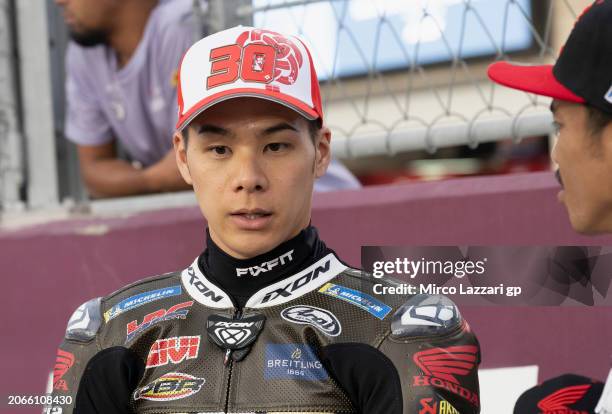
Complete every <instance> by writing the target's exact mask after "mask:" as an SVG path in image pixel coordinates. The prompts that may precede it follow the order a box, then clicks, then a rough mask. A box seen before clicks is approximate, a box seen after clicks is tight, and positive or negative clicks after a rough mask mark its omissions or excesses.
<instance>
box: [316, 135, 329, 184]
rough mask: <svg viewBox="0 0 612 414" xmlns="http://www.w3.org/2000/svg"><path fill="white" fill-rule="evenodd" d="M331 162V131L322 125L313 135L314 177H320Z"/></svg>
mask: <svg viewBox="0 0 612 414" xmlns="http://www.w3.org/2000/svg"><path fill="white" fill-rule="evenodd" d="M330 162H331V131H330V130H329V128H327V127H326V126H323V127H322V128H321V129H320V130H319V132H318V133H317V136H316V137H315V168H314V171H315V177H316V178H320V177H323V176H324V175H325V173H326V172H327V167H328V166H329V163H330Z"/></svg>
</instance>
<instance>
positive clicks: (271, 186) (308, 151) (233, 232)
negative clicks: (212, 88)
mask: <svg viewBox="0 0 612 414" xmlns="http://www.w3.org/2000/svg"><path fill="white" fill-rule="evenodd" d="M329 140H330V133H329V130H328V129H327V128H323V129H322V130H321V131H320V134H319V135H318V136H317V137H316V140H315V143H314V144H313V142H312V139H311V136H310V133H309V129H308V123H307V121H306V119H305V118H303V117H302V116H301V115H299V114H298V113H297V112H295V111H293V110H291V109H289V108H286V107H284V106H282V105H279V104H276V103H273V102H270V101H267V100H263V99H257V98H237V99H230V100H228V101H225V102H221V103H219V104H217V105H215V106H213V107H212V108H210V109H208V110H206V111H205V112H204V113H202V114H201V115H200V116H199V117H197V118H196V119H195V120H194V121H193V122H192V123H191V124H190V126H189V138H188V143H187V146H186V148H185V141H184V140H183V138H182V137H181V136H180V134H177V135H175V137H174V148H175V152H176V156H177V163H178V165H179V169H180V171H181V174H182V175H183V178H184V179H185V181H187V182H188V183H189V184H192V185H193V189H194V191H195V194H196V198H197V199H198V203H199V205H200V209H201V210H202V213H203V214H204V216H205V217H206V219H207V221H208V227H209V231H210V235H211V237H212V239H213V241H214V242H215V243H216V244H217V245H218V246H219V247H220V248H222V249H223V250H224V251H225V252H226V253H228V254H230V255H232V256H234V257H236V258H242V259H244V258H250V257H253V256H256V255H259V254H262V253H265V252H267V251H269V250H271V249H273V248H274V247H276V246H277V245H279V244H280V243H282V242H284V241H286V240H289V239H290V238H292V237H294V236H295V235H297V234H298V233H299V232H300V231H301V230H302V229H303V228H305V227H306V226H307V225H308V223H309V221H310V209H311V201H312V189H313V185H314V180H315V179H316V178H318V177H321V176H322V175H323V174H324V173H325V171H326V169H327V166H328V164H329V161H330V146H329Z"/></svg>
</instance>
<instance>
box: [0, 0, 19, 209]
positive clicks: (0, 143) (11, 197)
mask: <svg viewBox="0 0 612 414" xmlns="http://www.w3.org/2000/svg"><path fill="white" fill-rule="evenodd" d="M13 21H14V7H13V2H12V1H11V0H0V211H11V210H16V209H20V208H21V207H22V203H21V200H20V197H19V190H20V188H21V186H22V184H23V164H22V162H23V159H22V156H23V148H22V147H21V145H20V143H21V137H20V135H19V130H18V128H19V126H18V117H17V114H18V101H17V89H16V76H15V70H16V64H15V60H16V53H15V48H14V37H15V32H14V30H15V27H14V25H13Z"/></svg>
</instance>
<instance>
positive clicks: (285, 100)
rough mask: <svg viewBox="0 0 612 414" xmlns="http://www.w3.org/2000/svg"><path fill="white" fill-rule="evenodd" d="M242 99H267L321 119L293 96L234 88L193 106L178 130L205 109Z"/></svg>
mask: <svg viewBox="0 0 612 414" xmlns="http://www.w3.org/2000/svg"><path fill="white" fill-rule="evenodd" d="M242 97H255V98H262V99H267V100H269V101H273V102H276V103H279V104H281V105H285V106H288V107H289V108H291V109H293V110H294V111H297V112H299V113H301V114H303V115H304V116H306V117H307V118H310V119H317V118H319V114H318V113H317V112H316V111H315V109H313V108H311V107H309V106H308V105H306V104H305V103H304V102H302V101H300V100H299V99H297V98H294V97H293V96H290V95H286V94H284V93H281V92H275V91H273V90H269V89H257V88H234V89H228V90H226V91H223V92H219V93H216V94H214V95H211V96H208V97H206V98H204V99H202V100H200V101H199V102H197V103H196V104H195V105H193V106H192V107H191V108H190V109H189V111H187V113H185V114H184V115H183V116H181V117H180V118H179V120H178V122H177V123H176V129H177V130H180V129H183V128H184V127H185V125H184V124H185V123H186V122H187V121H190V120H192V119H193V118H195V117H196V116H197V115H198V114H200V113H202V112H203V111H204V110H205V109H207V108H210V107H211V106H213V105H214V104H216V103H219V102H221V101H224V100H227V99H232V98H242Z"/></svg>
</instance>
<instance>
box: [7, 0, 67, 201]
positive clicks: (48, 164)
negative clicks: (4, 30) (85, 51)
mask: <svg viewBox="0 0 612 414" xmlns="http://www.w3.org/2000/svg"><path fill="white" fill-rule="evenodd" d="M15 6H16V22H17V41H18V48H19V49H18V50H19V74H20V87H21V103H22V111H23V114H22V115H23V116H22V125H23V133H24V137H25V140H24V141H25V147H26V160H27V169H26V170H27V198H28V205H29V207H30V208H41V207H50V206H54V205H57V203H58V179H57V159H56V148H55V136H54V129H53V106H52V98H51V79H50V73H51V72H50V67H49V66H50V65H49V37H48V34H47V8H46V7H45V3H44V2H40V1H16V2H15Z"/></svg>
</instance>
